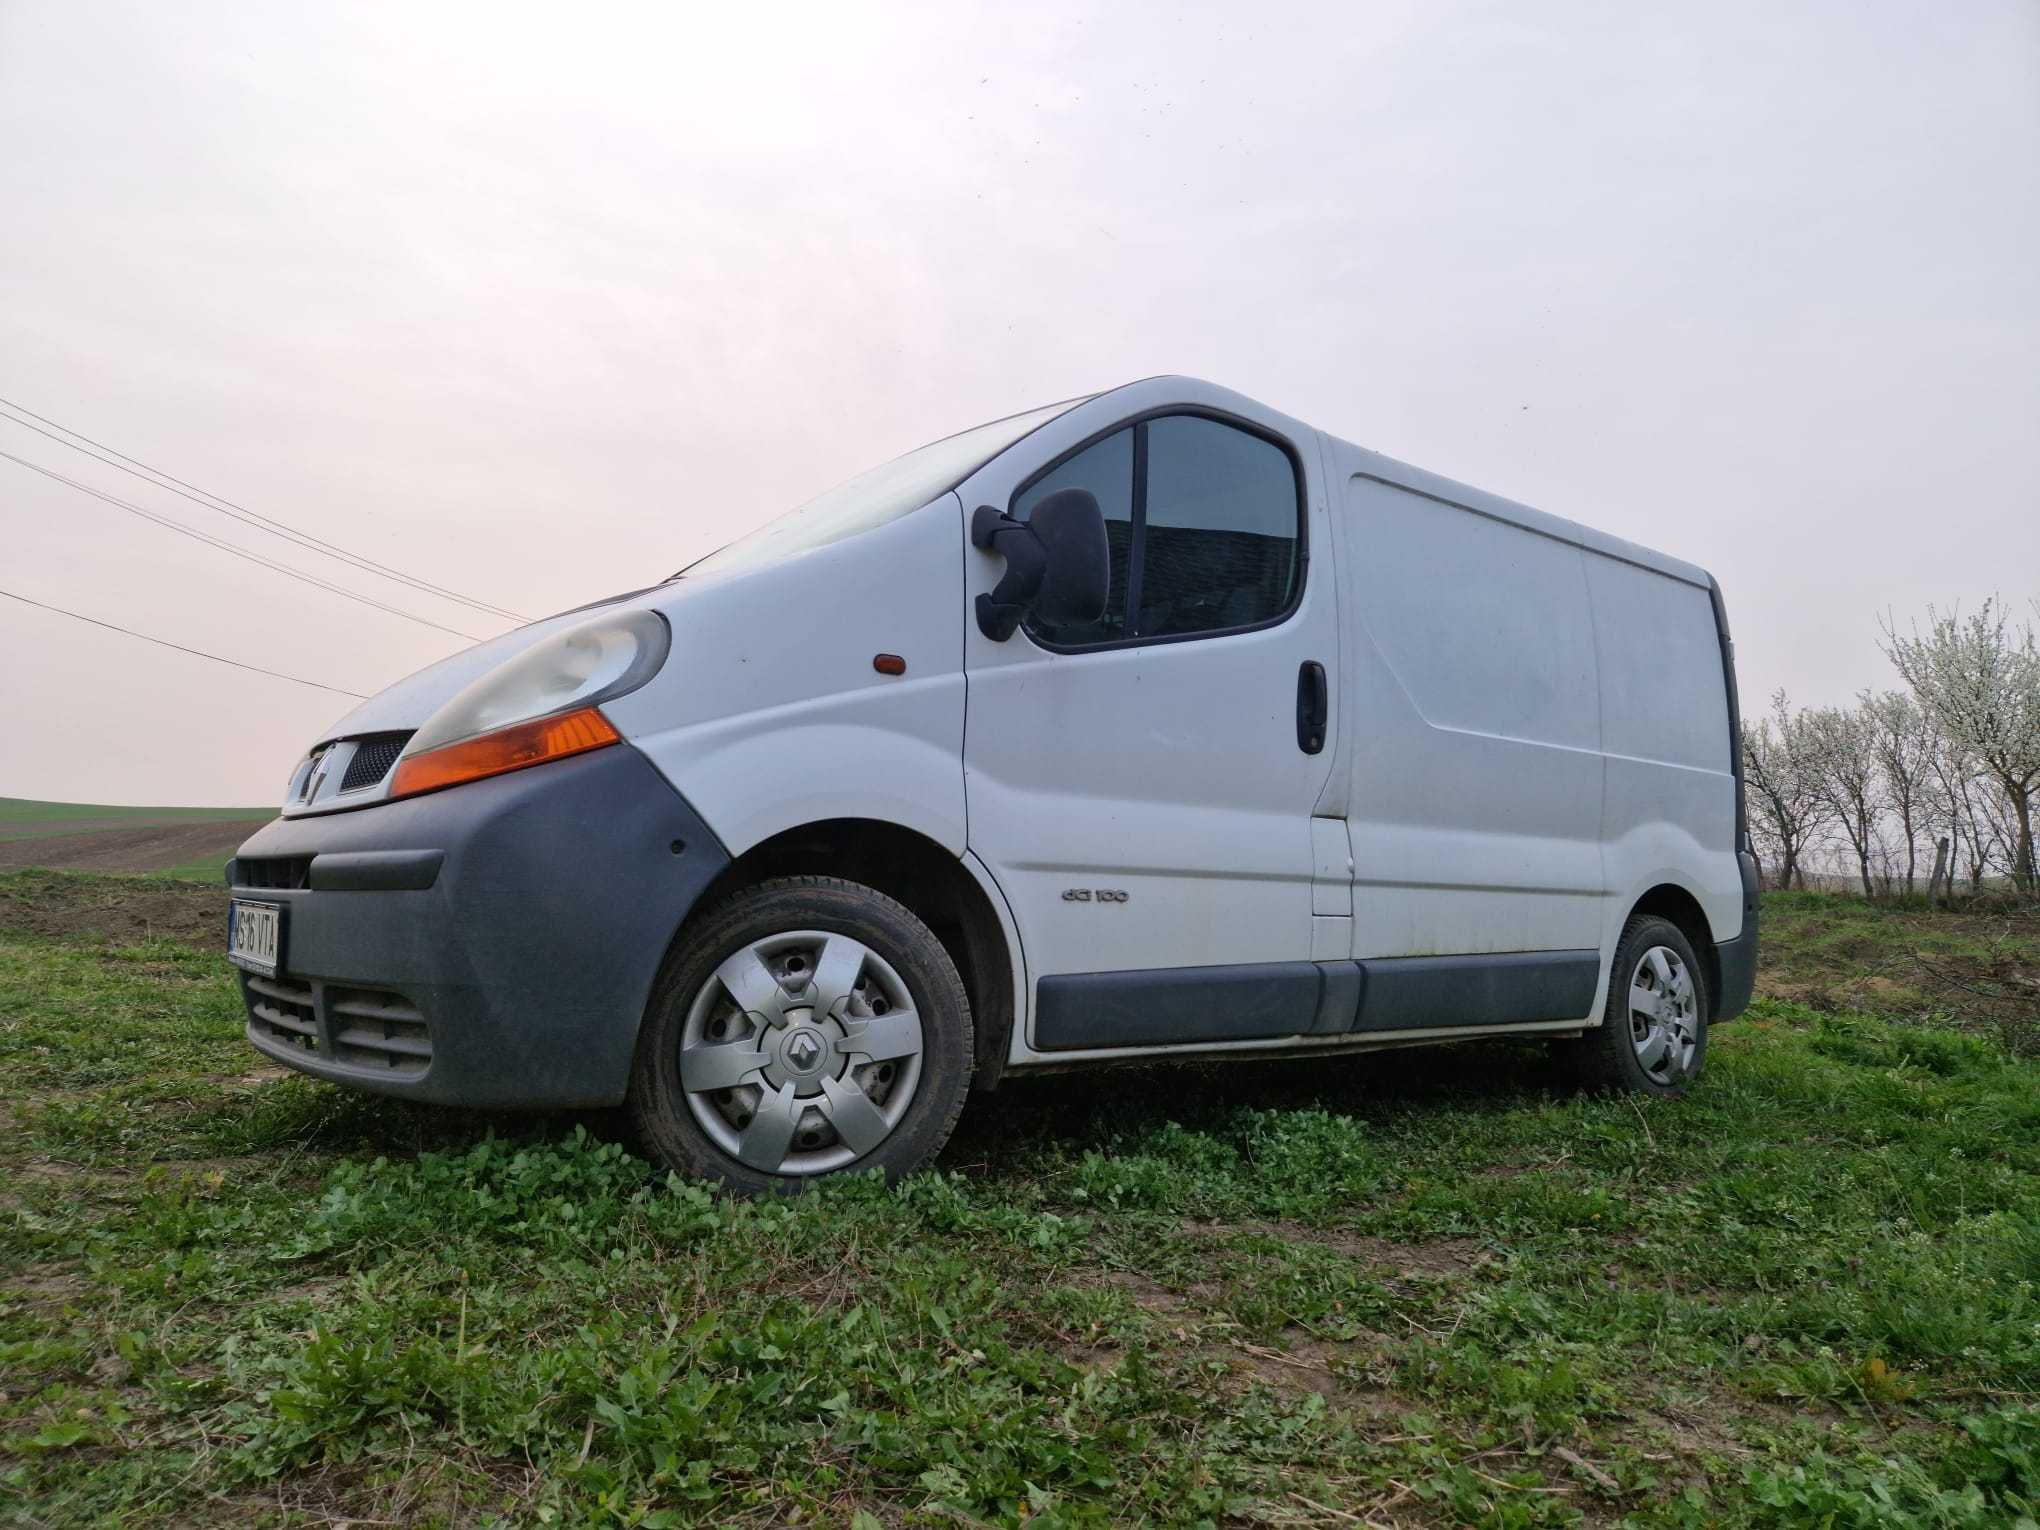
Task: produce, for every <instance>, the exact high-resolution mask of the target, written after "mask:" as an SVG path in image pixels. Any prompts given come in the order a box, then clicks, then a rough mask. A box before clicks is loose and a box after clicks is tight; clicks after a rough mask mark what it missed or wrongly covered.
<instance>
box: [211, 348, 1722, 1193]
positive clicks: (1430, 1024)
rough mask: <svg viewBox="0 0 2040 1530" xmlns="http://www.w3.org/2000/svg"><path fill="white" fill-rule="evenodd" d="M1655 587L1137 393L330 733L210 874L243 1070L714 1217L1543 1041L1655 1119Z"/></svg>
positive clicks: (1680, 974) (1698, 591) (1690, 795)
mask: <svg viewBox="0 0 2040 1530" xmlns="http://www.w3.org/2000/svg"><path fill="white" fill-rule="evenodd" d="M1735 740H1736V691H1735V672H1734V668H1733V663H1732V658H1731V651H1730V646H1729V640H1728V629H1727V624H1726V621H1725V619H1724V616H1723V612H1722V605H1721V597H1720V593H1719V591H1718V589H1717V588H1716V586H1715V584H1714V581H1713V580H1712V579H1710V578H1709V577H1708V575H1707V574H1706V573H1704V572H1703V571H1701V570H1700V569H1697V568H1694V567H1692V566H1691V565H1689V564H1686V563H1681V562H1679V561H1678V560H1677V559H1675V558H1668V557H1665V556H1664V555H1662V554H1660V553H1654V552H1649V551H1646V550H1645V549H1643V548H1641V547H1634V546H1631V545H1630V544H1628V543H1626V542H1622V541H1618V540H1617V539H1615V538H1613V537H1608V536H1603V535H1602V534H1600V533H1599V532H1595V531H1589V530H1587V529H1586V528H1584V527H1581V526H1576V525H1573V524H1571V523H1570V522H1567V521H1562V520H1558V519H1556V518H1554V517H1552V516H1549V515H1544V514H1541V513H1540V512H1538V511H1535V510H1531V509H1527V508H1525V507H1524V506H1521V505H1517V504H1511V503H1510V502H1508V501H1506V500H1502V499H1498V498H1496V497H1494V496H1493V495H1490V494H1483V493H1481V492H1479V491H1477V490H1474V489H1469V488H1465V487H1463V486H1461V485H1459V484H1455V483H1451V482H1448V481H1447V480H1445V479H1442V478H1436V477H1433V476H1432V475H1431V474H1429V473H1425V472H1422V471H1419V470H1418V469H1415V468H1411V467H1406V466H1404V465H1403V464H1401V463H1398V462H1392V461H1390V460H1388V459H1387V458H1385V457H1380V456H1377V455H1375V454H1374V453H1372V452H1369V451H1365V450H1363V449H1361V448H1360V447H1357V446H1352V445H1349V444H1347V443H1346V442H1344V441H1341V440H1338V439H1336V438H1334V437H1331V436H1328V435H1325V434H1324V433H1322V432H1320V431H1318V430H1314V429H1312V428H1311V427H1310V426H1308V425H1305V424H1303V423H1302V422H1301V421H1299V420H1293V419H1290V418H1288V417H1287V416H1285V415H1282V414H1278V413H1276V412H1275V411H1274V410H1272V409H1268V408H1264V407H1263V406H1262V405H1260V404H1257V403H1255V402H1253V401H1252V400H1250V399H1246V398H1242V397H1241V396H1240V395H1238V394H1236V393H1232V392H1229V391H1227V390H1225V389H1223V388H1217V387H1213V386H1211V385H1210V384H1208V383H1202V382H1197V381H1193V380H1190V379H1187V378H1180V377H1161V378H1152V379H1149V380H1148V381H1145V382H1138V383H1134V384H1132V385H1130V386H1128V387H1124V388H1118V389H1115V390H1113V391H1111V392H1107V393H1100V394H1097V395H1095V396H1092V397H1089V398H1080V399H1075V400H1071V401H1068V402H1065V403H1060V404H1054V405H1051V406H1049V407H1048V408H1045V409H1036V410H1033V411H1031V412H1029V413H1026V414H1018V415H1013V416H1011V417H1010V418H1007V419H1003V420H997V421H994V422H993V423H991V424H989V425H981V426H979V427H978V428H976V429H975V430H968V431H965V432H963V433H962V434H960V435H954V436H949V437H947V438H945V439H943V440H941V441H937V442H935V443H934V444H933V445H930V446H925V447H923V448H921V449H920V450H919V451H915V452H910V453H908V454H907V455H906V456H904V457H901V458H898V459H897V460H895V461H893V462H890V463H887V464H886V465H885V466H883V467H880V468H877V469H874V470H873V471H871V472H869V473H866V474H865V475H864V476H862V477H860V478H856V479H853V480H852V481H850V482H849V483H847V484H844V485H843V486H842V487H841V488H838V489H835V490H833V491H832V492H830V493H828V494H825V495H823V496H822V497H821V498H820V499H817V500H815V501H813V502H812V503H810V504H808V505H806V506H804V507H802V508H801V509H799V510H796V511H794V512H792V513H791V514H790V515H787V516H785V517H784V518H782V519H780V520H778V521H775V522H773V523H771V524H770V525H768V526H766V527H764V528H763V529H762V530H760V531H758V532H755V533H753V534H752V535H750V536H748V537H745V538H744V539H743V540H741V541H738V542H735V543H732V544H731V545H730V546H728V547H725V548H723V549H722V550H721V551H720V552H717V553H714V554H712V555H711V556H709V557H707V558H704V559H702V560H701V561H700V562H698V563H696V564H694V565H692V566H691V567H689V568H687V569H685V570H683V571H682V572H681V573H680V574H678V575H676V576H674V577H673V578H671V579H668V580H666V581H665V582H664V583H662V584H658V585H655V586H653V587H652V588H650V589H645V590H639V591H637V592H636V593H634V594H630V595H625V596H620V597H618V598H616V599H614V600H610V601H605V602H602V603H599V604H597V605H594V606H589V607H585V608H583V609H581V610H577V611H570V612H568V613H566V614H564V615H561V616H556V617H553V618H551V619H549V620H546V621H542V622H536V623H533V624H532V625H530V626H527V627H524V628H521V629H519V630H518V631H515V632H512V633H509V634H507V635H505V636H503V637H500V638H497V639H495V640H494V641H492V642H488V643H483V644H481V645H479V646H478V647H475V648H473V649H470V650H468V651H467V652H465V653H462V654H458V655H456V656H454V657H453V658H450V659H447V660H445V661H444V662H442V663H439V664H435V665H433V666H432V667H431V668H429V669H426V670H423V671H421V672H420V673H418V674H416V675H413V676H412V677H411V678H410V679H408V680H405V681H402V682H400V683H399V684H397V685H394V686H392V687H391V688H390V689H389V690H387V691H385V692H384V693H383V694H381V695H380V696H377V697H376V698H374V699H373V700H371V701H369V702H367V703H365V704H364V705H362V706H361V707H359V708H357V709H356V710H355V711H354V712H352V713H350V714H349V715H348V716H346V717H344V718H342V719H341V720H340V721H339V722H338V723H336V724H335V725H334V726H333V728H332V729H331V731H330V733H329V734H328V736H327V737H325V738H323V739H321V740H320V741H319V742H318V743H317V744H316V745H314V746H313V748H312V749H311V751H310V753H309V754H308V755H307V756H306V757H305V759H304V761H303V762H302V763H301V764H300V765H299V766H298V768H297V772H296V774H295V775H294V776H293V777H292V778H291V782H290V787H289V791H288V795H287V797H286V800H285V804H284V807H283V813H282V816H281V817H280V818H279V819H277V820H276V821H275V822H273V823H271V824H269V825H268V826H267V827H265V828H264V829H262V830H261V831H260V832H259V833H257V834H256V835H255V836H254V837H253V838H252V839H250V840H249V841H248V842H247V844H245V845H244V846H242V847H241V851H240V854H239V856H238V857H237V858H236V859H235V861H234V862H233V863H232V864H231V866H230V867H229V868H228V880H229V882H230V883H231V884H232V898H233V913H232V916H231V921H230V955H231V956H232V959H233V960H234V962H235V963H236V964H237V966H238V967H239V968H240V969H241V982H242V985H243V989H244V992H245V997H246V1002H247V1008H248V1036H249V1039H250V1040H251V1041H252V1042H253V1043H254V1045H255V1046H256V1047H257V1048H258V1049H260V1050H261V1051H262V1052H264V1053H265V1054H267V1055H268V1056H270V1057H272V1058H275V1059H276V1060H277V1061H279V1062H283V1063H287V1064H289V1065H290V1066H292V1067H295V1068H300V1069H302V1070H304V1071H305V1072H307V1073H311V1074H314V1075H316V1076H318V1077H320V1078H325V1079H330V1080H332V1081H334V1082H335V1083H341V1084H347V1085H353V1086H356V1087H360V1088H367V1089H374V1090H380V1091H383V1092H385V1093H388V1094H396V1095H406V1096H410V1097H412V1098H415V1099H420V1100H433V1101H446V1102H452V1103H458V1104H463V1105H497V1106H527V1107H530V1106H598V1105H609V1104H615V1103H618V1102H623V1101H627V1102H628V1104H629V1107H630V1110H631V1112H632V1114H633V1116H634V1118H635V1120H636V1123H637V1125H638V1127H639V1129H640V1131H641V1133H642V1136H643V1139H644V1142H645V1144H646V1146H647V1147H648V1149H649V1150H650V1151H652V1152H653V1153H655V1154H656V1155H657V1156H658V1157H660V1158H661V1159H663V1160H665V1161H666V1162H667V1163H669V1164H671V1165H673V1166H675V1167H677V1168H680V1169H683V1170H687V1171H690V1172H693V1173H697V1174H702V1175H707V1176H711V1177H713V1178H716V1179H719V1180H721V1181H723V1182H724V1183H726V1184H728V1185H730V1186H732V1187H735V1188H739V1189H744V1190H759V1189H766V1188H772V1187H780V1186H785V1185H787V1184H790V1183H797V1182H799V1181H801V1180H804V1179H807V1178H810V1177H813V1176H815V1175H819V1174H826V1173H830V1172H833V1171H835V1170H837V1169H843V1168H851V1167H856V1168H869V1167H874V1166H875V1167H878V1168H880V1169H883V1170H884V1171H885V1172H886V1173H887V1174H891V1175H896V1174H899V1173H902V1172H905V1171H907V1170H910V1169H913V1168H914V1167H916V1166H918V1165H920V1164H924V1163H926V1162H927V1161H928V1160H929V1158H930V1157H931V1156H932V1155H933V1154H934V1153H935V1152H936V1151H937V1150H938V1149H939V1148H940V1147H941V1146H942V1144H943V1142H944V1140H945V1139H946V1138H947V1137H948V1135H949V1132H950V1129H951V1126H952V1125H953V1124H954V1122H955V1120H956V1117H957V1114H958V1112H959V1111H960V1110H961V1109H962V1108H963V1104H964V1101H965V1098H966V1097H967V1095H968V1094H969V1093H970V1092H971V1091H972V1090H973V1089H989V1088H991V1087H993V1086H994V1085H995V1084H996V1083H997V1082H998V1081H999V1079H1000V1077H1001V1076H1002V1075H1003V1074H1006V1073H1009V1072H1014V1073H1017V1072H1020V1071H1023V1070H1029V1069H1047V1068H1068V1067H1071V1066H1074V1065H1079V1064H1090V1063H1102V1062H1109V1061H1117V1060H1120V1059H1127V1058H1155V1057H1202V1058H1206V1059H1211V1058H1214V1057H1219V1056H1225V1057H1237V1058H1240V1059H1242V1060H1246V1059H1249V1058H1255V1057H1274V1056H1297V1055H1312V1054H1331V1053H1345V1052H1361V1051H1368V1050H1374V1049H1380V1048H1385V1047H1394V1046H1407V1045H1412V1044H1420V1043H1430V1042H1436V1041H1440V1040H1445V1039H1452V1038H1460V1037H1473V1036H1481V1037H1488V1036H1524V1037H1537V1038H1542V1039H1544V1040H1547V1041H1551V1042H1556V1043H1558V1044H1559V1045H1560V1046H1561V1048H1562V1050H1563V1051H1564V1052H1565V1053H1566V1054H1567V1055H1568V1056H1569V1057H1570V1058H1571V1059H1572V1061H1573V1062H1574V1063H1575V1064H1576V1066H1577V1068H1578V1070H1579V1071H1580V1073H1581V1074H1582V1075H1583V1076H1584V1077H1585V1079H1586V1080H1588V1081H1589V1082H1591V1083H1593V1084H1595V1085H1597V1086H1600V1087H1614V1088H1623V1089H1632V1090H1636V1091H1640V1092H1644V1093H1653V1094H1676V1093H1679V1092H1681V1091H1682V1090H1684V1089H1685V1088H1686V1087H1687V1086H1688V1085H1689V1084H1690V1083H1691V1082H1692V1081H1693V1080H1694V1079H1695V1077H1696V1076H1697V1075H1698V1074H1699V1071H1700V1067H1701V1063H1702V1060H1703V1059H1704V1057H1705V1055H1706V1046H1707V1027H1708V1025H1709V1024H1710V1023H1711V1022H1713V1021H1716V1020H1721V1019H1726V1018H1728V1017H1730V1016H1732V1015H1735V1014H1738V1013H1740V1012H1741V1011H1742V1009H1743V1007H1744V1006H1745V1005H1746V1004H1747V1002H1748V1000H1749V996H1750V988H1751V982H1752V975H1753V971H1754V967H1755V961H1756V937H1757V926H1756V918H1757V908H1756V896H1755V875H1754V862H1753V861H1752V859H1751V857H1750V856H1749V854H1748V846H1747V842H1746V835H1745V831H1744V826H1743V802H1742V782H1741V778H1740V767H1739V754H1738V750H1737V748H1736V744H1735Z"/></svg>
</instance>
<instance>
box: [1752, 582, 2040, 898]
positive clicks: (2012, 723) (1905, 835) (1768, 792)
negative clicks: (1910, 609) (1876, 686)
mask: <svg viewBox="0 0 2040 1530" xmlns="http://www.w3.org/2000/svg"><path fill="white" fill-rule="evenodd" d="M2034 611H2035V613H2036V615H2040V601H2036V602H2035V603H2034ZM1879 625H1880V630H1881V632H1882V634H1883V641H1882V643H1881V644H1880V646H1881V647H1882V649H1883V651H1884V654H1885V657H1886V658H1888V659H1889V660H1890V661H1891V664H1892V667H1893V669H1895V670H1896V671H1897V673H1898V678H1899V680H1900V682H1901V683H1900V686H1899V687H1897V688H1894V689H1891V690H1885V691H1881V692H1871V691H1867V690H1866V691H1863V692H1861V693H1860V694H1859V695H1858V696H1857V698H1856V700H1855V701H1854V703H1852V704H1851V705H1848V706H1840V707H1797V708H1795V707H1793V706H1792V705H1791V703H1790V702H1789V700H1788V699H1787V697H1786V695H1785V692H1784V691H1782V690H1780V691H1778V692H1776V693H1774V694H1773V696H1772V697H1771V706H1770V710H1769V712H1768V713H1767V714H1765V715H1762V716H1759V717H1757V718H1756V719H1754V720H1750V719H1748V718H1745V719H1744V721H1743V726H1742V750H1743V774H1744V779H1745V785H1746V789H1747V795H1748V800H1749V818H1750V836H1751V839H1752V840H1753V841H1754V847H1755V849H1756V852H1757V857H1758V862H1759V864H1760V865H1761V867H1762V868H1763V871H1764V879H1765V882H1766V884H1767V885H1769V886H1773V887H1804V886H1805V885H1806V879H1807V876H1808V875H1809V874H1818V873H1819V872H1821V871H1822V870H1824V869H1826V868H1828V867H1834V866H1843V867H1846V868H1848V871H1849V873H1850V874H1851V876H1852V878H1854V879H1859V880H1860V881H1861V883H1862V887H1863V893H1864V896H1866V897H1872V898H1874V897H1877V896H1879V895H1880V894H1883V893H1888V892H1898V891H1903V892H1908V893H1910V892H1915V891H1918V890H1921V889H1922V886H1924V890H1925V891H1926V892H1927V894H1928V896H1929V897H1937V896H1945V895H1948V894H1950V893H1953V892H1955V891H1956V890H1957V889H1958V887H1963V886H1966V888H1967V890H1968V892H1969V893H1970V894H1972V895H1974V894H1977V893H1980V892H1982V891H1983V890H1984V889H1985V888H1986V886H1990V885H1996V884H1998V883H2001V882H2004V881H2009V882H2010V883H2011V884H2012V885H2013V886H2014V887H2016V888H2017V889H2019V890H2020V891H2022V892H2024V893H2027V894H2029V895H2030V894H2032V893H2034V892H2036V891H2040V879H2036V877H2035V869H2034V849H2033V819H2034V814H2035V808H2036V805H2040V804H2036V798H2040V639H2036V635H2035V630H2034V624H2033V623H2032V622H2031V621H2020V622H2014V621H2013V620H2012V619H2011V617H2010V616H2009V614H2008V613H2007V612H2006V610H2005V607H2004V604H2003V602H2002V601H2001V600H1998V599H1995V598H1994V599H1991V600H1988V601H1985V602H1984V604H1983V608H1982V609H1981V610H1979V611H1977V612H1975V613H1974V614H1972V615H1970V616H1967V617H1964V616H1962V615H1961V614H1960V613H1959V612H1957V613H1954V614H1950V615H1946V616H1944V615H1941V614H1940V613H1939V612H1937V611H1935V609H1934V608H1933V607H1931V606H1929V607H1928V608H1927V617H1926V621H1925V623H1924V624H1921V623H1919V622H1914V623H1912V624H1911V625H1910V626H1908V627H1907V628H1905V629H1904V630H1900V628H1899V626H1898V625H1897V623H1896V622H1895V621H1893V620H1891V619H1889V618H1887V619H1885V620H1884V621H1882V622H1881V623H1880V624H1879Z"/></svg>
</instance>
